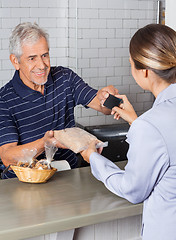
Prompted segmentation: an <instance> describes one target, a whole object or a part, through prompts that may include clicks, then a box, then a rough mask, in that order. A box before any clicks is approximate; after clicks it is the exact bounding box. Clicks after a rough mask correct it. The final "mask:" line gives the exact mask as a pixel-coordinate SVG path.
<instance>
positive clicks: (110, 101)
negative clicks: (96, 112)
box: [103, 94, 123, 109]
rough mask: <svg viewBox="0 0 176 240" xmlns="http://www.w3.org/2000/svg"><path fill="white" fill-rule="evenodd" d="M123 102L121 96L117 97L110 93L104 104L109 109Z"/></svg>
mask: <svg viewBox="0 0 176 240" xmlns="http://www.w3.org/2000/svg"><path fill="white" fill-rule="evenodd" d="M121 103H123V100H122V99H121V98H117V97H115V96H113V95H111V94H109V97H108V98H107V99H106V100H105V102H104V104H103V105H104V106H105V107H107V108H109V109H112V108H113V107H119V105H120V104H121Z"/></svg>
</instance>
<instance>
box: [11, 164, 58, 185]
mask: <svg viewBox="0 0 176 240" xmlns="http://www.w3.org/2000/svg"><path fill="white" fill-rule="evenodd" d="M11 168H12V169H13V171H14V172H15V174H16V175H17V177H18V179H19V180H20V181H21V182H28V183H44V182H46V181H47V180H48V179H50V178H51V177H52V176H53V175H54V173H55V172H56V171H57V169H56V168H52V169H34V168H33V169H31V168H24V167H19V166H11Z"/></svg>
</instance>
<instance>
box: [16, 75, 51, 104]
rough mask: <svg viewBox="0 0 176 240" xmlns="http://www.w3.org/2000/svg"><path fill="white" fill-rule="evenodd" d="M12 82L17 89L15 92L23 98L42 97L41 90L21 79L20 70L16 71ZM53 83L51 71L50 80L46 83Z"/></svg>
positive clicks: (33, 98) (47, 84) (34, 98)
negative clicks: (34, 88) (36, 89)
mask: <svg viewBox="0 0 176 240" xmlns="http://www.w3.org/2000/svg"><path fill="white" fill-rule="evenodd" d="M12 84H13V87H14V89H15V92H16V93H17V94H18V95H19V96H20V97H21V98H23V99H27V100H36V99H37V98H39V97H41V93H40V92H38V91H35V90H33V89H31V88H29V87H28V86H26V85H25V84H24V83H23V81H22V80H21V79H20V76H19V71H15V74H14V76H13V79H12ZM51 84H52V76H51V72H50V73H49V75H48V80H47V82H46V84H45V85H46V86H49V85H51Z"/></svg>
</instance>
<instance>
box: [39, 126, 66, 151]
mask: <svg viewBox="0 0 176 240" xmlns="http://www.w3.org/2000/svg"><path fill="white" fill-rule="evenodd" d="M43 140H44V143H45V144H46V145H47V146H48V147H49V146H53V147H56V148H63V149H67V148H66V147H65V146H64V145H63V144H61V143H60V142H59V141H58V140H57V139H56V138H55V137H54V131H52V130H50V131H47V132H46V133H45V135H44V137H43Z"/></svg>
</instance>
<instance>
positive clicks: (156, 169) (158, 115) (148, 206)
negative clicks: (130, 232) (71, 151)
mask: <svg viewBox="0 0 176 240" xmlns="http://www.w3.org/2000/svg"><path fill="white" fill-rule="evenodd" d="M127 142H128V143H129V151H128V154H127V158H128V163H127V165H126V167H125V171H123V170H121V169H120V168H118V167H117V166H116V165H115V164H114V163H112V162H111V161H109V160H108V159H107V158H105V157H103V156H101V155H99V154H98V153H92V154H91V156H90V164H91V169H92V173H93V175H94V176H95V177H96V178H97V179H98V180H100V181H102V182H103V183H104V184H105V186H106V187H107V188H108V189H109V190H110V191H112V192H113V193H115V194H117V195H118V196H120V197H123V198H125V199H127V200H128V201H130V202H132V203H134V204H135V203H140V202H144V208H143V229H142V230H143V231H142V232H143V240H176V84H172V85H170V86H169V87H167V88H166V89H165V90H163V91H162V92H161V93H160V94H159V95H158V97H157V98H156V100H155V102H154V104H153V107H152V108H151V109H150V110H149V111H147V112H146V113H144V114H143V115H141V116H140V117H138V118H137V119H136V120H135V121H134V122H133V123H132V125H131V127H130V129H129V132H128V134H127Z"/></svg>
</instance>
